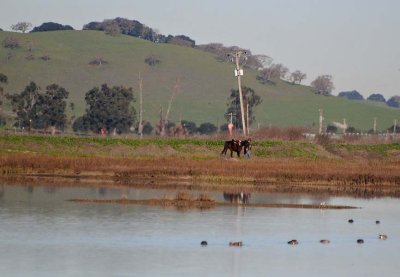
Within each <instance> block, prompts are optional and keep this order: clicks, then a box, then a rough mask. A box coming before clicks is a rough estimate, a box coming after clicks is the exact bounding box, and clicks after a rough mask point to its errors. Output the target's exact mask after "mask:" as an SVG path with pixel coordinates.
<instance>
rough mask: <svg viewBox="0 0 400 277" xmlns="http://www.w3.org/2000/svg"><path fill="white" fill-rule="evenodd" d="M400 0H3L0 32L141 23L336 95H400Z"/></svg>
mask: <svg viewBox="0 0 400 277" xmlns="http://www.w3.org/2000/svg"><path fill="white" fill-rule="evenodd" d="M399 12H400V1H398V0H375V1H373V0H364V1H363V0H247V1H237V0H231V1H228V0H202V1H191V0H142V1H136V0H113V1H110V0H79V1H78V0H1V4H0V28H2V29H4V30H10V26H11V25H12V24H15V23H17V22H19V21H28V22H31V23H32V24H33V26H38V25H40V24H41V23H43V22H48V21H52V22H57V23H61V24H68V25H71V26H72V27H74V28H75V29H79V30H80V29H82V26H83V25H84V24H86V23H88V22H90V21H102V20H103V19H110V18H115V17H118V16H119V17H125V18H128V19H136V20H139V21H140V22H142V23H144V24H146V25H148V26H149V27H151V28H156V29H158V30H159V31H160V32H161V33H162V34H166V35H167V34H172V35H180V34H184V35H188V36H190V37H191V38H192V39H194V40H196V43H197V44H204V43H210V42H220V43H223V44H224V45H226V46H232V45H236V46H240V47H244V48H248V49H250V50H251V51H252V52H253V54H266V55H269V56H271V57H272V58H273V59H274V62H276V63H283V64H284V65H286V66H287V67H288V68H289V69H290V70H291V71H294V70H297V69H299V70H301V71H303V72H305V73H307V75H308V78H307V80H306V83H310V82H311V81H312V80H313V79H315V77H316V76H318V75H321V74H330V75H332V76H333V81H334V83H335V87H336V89H335V92H334V93H336V94H337V93H339V92H340V91H344V90H353V89H356V90H358V91H359V92H361V93H362V94H363V95H364V96H368V95H370V94H371V93H377V92H379V93H382V94H383V95H384V96H385V97H390V96H393V95H400V16H399Z"/></svg>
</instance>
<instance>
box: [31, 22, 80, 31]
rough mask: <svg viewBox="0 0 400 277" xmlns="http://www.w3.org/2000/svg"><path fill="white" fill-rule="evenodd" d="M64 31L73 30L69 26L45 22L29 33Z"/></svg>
mask: <svg viewBox="0 0 400 277" xmlns="http://www.w3.org/2000/svg"><path fill="white" fill-rule="evenodd" d="M64 30H74V28H72V27H71V26H69V25H62V24H59V23H55V22H45V23H43V24H42V25H40V26H37V27H35V28H33V30H32V31H31V33H34V32H48V31H64Z"/></svg>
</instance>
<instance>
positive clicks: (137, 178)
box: [0, 153, 400, 197]
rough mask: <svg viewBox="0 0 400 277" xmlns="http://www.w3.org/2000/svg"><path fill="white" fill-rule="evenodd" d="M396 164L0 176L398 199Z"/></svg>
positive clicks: (276, 162)
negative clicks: (392, 197) (64, 178)
mask: <svg viewBox="0 0 400 277" xmlns="http://www.w3.org/2000/svg"><path fill="white" fill-rule="evenodd" d="M398 169H399V162H390V161H357V162H354V161H343V160H330V159H321V160H312V159H253V160H245V159H242V160H238V159H215V160H191V159H187V158H177V157H164V158H160V159H152V160H135V159H121V158H106V157H92V158H90V157H88V158H71V157H61V158H57V157H49V156H40V155H31V154H20V153H17V154H3V155H1V156H0V175H2V176H3V177H7V176H9V177H10V176H37V177H43V178H44V177H49V178H50V177H51V178H54V177H67V178H68V177H70V178H71V177H72V178H82V179H84V178H87V179H90V178H92V179H97V180H105V179H109V180H111V181H112V182H113V183H115V184H118V185H127V186H142V187H143V186H145V187H149V188H150V187H152V188H156V187H164V186H165V187H167V188H168V187H170V188H172V187H174V186H175V187H176V188H182V187H190V188H197V189H205V190H207V189H210V190H224V191H227V190H229V191H242V190H245V191H250V192H254V191H258V192H270V191H271V192H287V193H302V192H306V193H327V194H336V195H356V196H362V197H375V196H387V195H389V196H394V197H400V172H399V170H398Z"/></svg>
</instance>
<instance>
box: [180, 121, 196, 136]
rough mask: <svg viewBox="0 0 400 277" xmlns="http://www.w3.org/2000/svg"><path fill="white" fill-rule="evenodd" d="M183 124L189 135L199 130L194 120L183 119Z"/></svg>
mask: <svg viewBox="0 0 400 277" xmlns="http://www.w3.org/2000/svg"><path fill="white" fill-rule="evenodd" d="M182 126H183V127H185V129H186V131H187V132H188V134H189V135H193V134H194V133H196V132H197V126H196V123H194V122H192V121H187V120H182Z"/></svg>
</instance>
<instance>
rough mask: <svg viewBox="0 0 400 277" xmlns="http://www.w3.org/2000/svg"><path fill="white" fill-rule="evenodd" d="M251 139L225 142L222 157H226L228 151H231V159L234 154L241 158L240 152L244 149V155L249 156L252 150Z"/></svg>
mask: <svg viewBox="0 0 400 277" xmlns="http://www.w3.org/2000/svg"><path fill="white" fill-rule="evenodd" d="M250 141H251V139H247V140H243V141H242V140H235V139H232V140H227V141H225V144H224V149H223V150H222V152H221V155H225V156H226V152H227V151H228V149H229V150H230V151H231V157H233V152H236V153H237V156H238V157H240V152H241V151H242V148H243V147H244V154H245V155H249V154H250V153H249V151H250V149H251V144H250Z"/></svg>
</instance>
